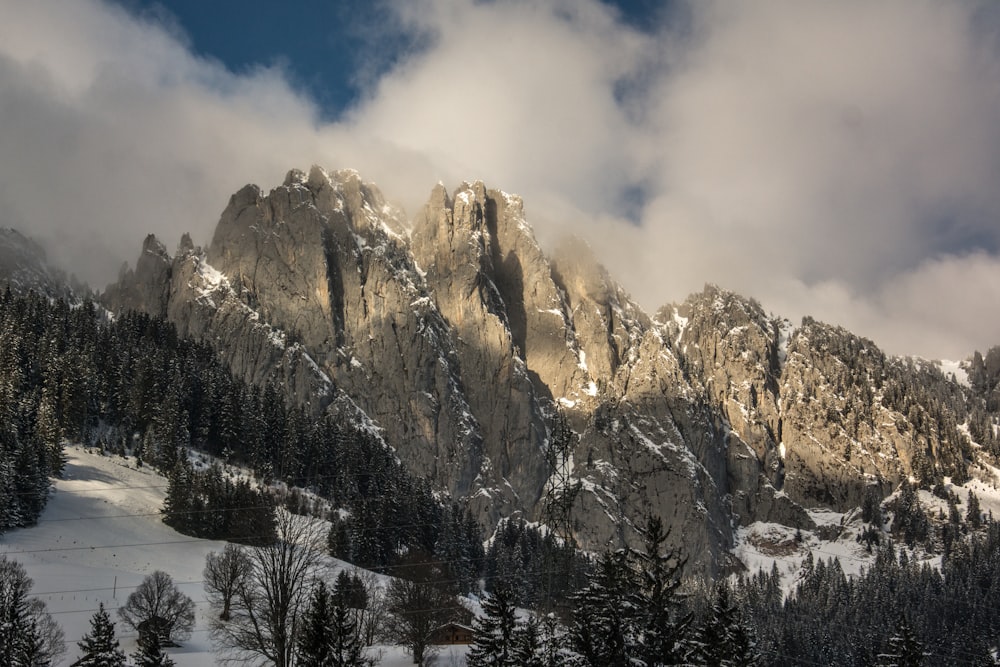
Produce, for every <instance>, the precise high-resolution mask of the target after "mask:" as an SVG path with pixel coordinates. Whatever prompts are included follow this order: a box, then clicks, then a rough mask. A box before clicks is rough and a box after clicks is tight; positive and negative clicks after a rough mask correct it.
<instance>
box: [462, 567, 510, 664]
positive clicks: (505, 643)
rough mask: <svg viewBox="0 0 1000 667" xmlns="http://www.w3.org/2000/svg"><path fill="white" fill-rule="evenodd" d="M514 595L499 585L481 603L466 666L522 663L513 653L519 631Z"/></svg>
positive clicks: (507, 587) (507, 588)
mask: <svg viewBox="0 0 1000 667" xmlns="http://www.w3.org/2000/svg"><path fill="white" fill-rule="evenodd" d="M518 625H519V624H518V622H517V615H516V608H515V597H514V593H513V591H512V590H511V588H510V587H509V586H506V585H503V584H501V585H498V586H496V587H495V588H494V590H493V593H492V595H490V596H489V597H487V598H486V599H485V600H484V601H483V615H482V616H480V617H479V618H477V619H476V620H475V622H474V623H473V637H474V641H473V643H472V647H471V648H470V649H469V654H468V657H467V658H466V662H467V664H468V665H469V667H515V666H516V665H521V664H523V663H522V662H521V661H520V660H519V659H518V656H517V654H516V650H515V641H516V635H517V632H518V629H519V628H518Z"/></svg>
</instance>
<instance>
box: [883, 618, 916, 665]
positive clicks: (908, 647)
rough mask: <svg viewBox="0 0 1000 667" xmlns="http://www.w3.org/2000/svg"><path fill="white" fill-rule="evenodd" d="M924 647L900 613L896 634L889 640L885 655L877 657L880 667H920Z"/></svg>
mask: <svg viewBox="0 0 1000 667" xmlns="http://www.w3.org/2000/svg"><path fill="white" fill-rule="evenodd" d="M926 656H927V654H926V653H925V652H924V645H923V644H922V643H921V642H920V640H919V639H918V638H917V635H916V633H915V632H914V631H913V628H912V627H911V626H910V622H909V621H907V620H906V616H905V615H903V614H902V613H901V614H900V615H899V620H898V621H897V622H896V632H895V634H893V635H892V637H890V638H889V646H888V649H887V650H886V651H885V653H880V654H879V656H878V660H879V662H878V664H879V666H880V667H920V665H923V664H924V658H925V657H926Z"/></svg>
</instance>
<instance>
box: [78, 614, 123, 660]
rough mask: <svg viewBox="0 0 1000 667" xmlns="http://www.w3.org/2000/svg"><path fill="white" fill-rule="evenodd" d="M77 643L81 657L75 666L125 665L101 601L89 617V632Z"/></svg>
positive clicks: (113, 629) (113, 630)
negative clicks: (81, 652)
mask: <svg viewBox="0 0 1000 667" xmlns="http://www.w3.org/2000/svg"><path fill="white" fill-rule="evenodd" d="M77 645H78V646H79V647H80V650H81V651H83V657H81V658H80V659H79V660H78V661H77V662H76V663H74V664H75V665H76V667H125V653H124V652H123V651H122V650H121V648H119V645H118V639H117V638H116V637H115V624H114V623H113V622H112V621H111V617H110V616H108V612H106V611H105V610H104V603H103V602H102V603H101V605H100V608H99V609H98V610H97V612H95V613H94V615H93V617H91V619H90V632H89V633H88V634H86V635H84V637H83V639H81V640H80V642H79V643H78V644H77Z"/></svg>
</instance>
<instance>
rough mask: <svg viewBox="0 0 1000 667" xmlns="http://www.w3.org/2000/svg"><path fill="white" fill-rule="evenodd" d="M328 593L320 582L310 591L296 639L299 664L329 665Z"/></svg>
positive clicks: (307, 666) (316, 666)
mask: <svg viewBox="0 0 1000 667" xmlns="http://www.w3.org/2000/svg"><path fill="white" fill-rule="evenodd" d="M330 635H331V628H330V592H329V591H328V590H327V587H326V584H325V583H324V582H322V581H320V582H319V583H318V584H316V586H315V587H314V588H313V590H312V595H311V596H310V597H309V606H308V607H307V608H306V613H305V614H304V615H303V617H302V629H301V630H300V632H299V637H298V655H299V664H300V665H303V666H304V667H321V666H323V665H328V664H331V663H330V653H331V650H330V648H331V647H330Z"/></svg>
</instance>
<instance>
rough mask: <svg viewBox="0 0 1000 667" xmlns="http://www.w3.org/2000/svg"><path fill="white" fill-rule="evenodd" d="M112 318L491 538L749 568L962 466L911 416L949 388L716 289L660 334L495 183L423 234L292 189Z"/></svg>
mask: <svg viewBox="0 0 1000 667" xmlns="http://www.w3.org/2000/svg"><path fill="white" fill-rule="evenodd" d="M104 301H105V303H106V304H107V305H108V307H110V308H112V309H124V308H137V309H140V310H144V311H147V312H151V313H155V314H157V315H161V316H164V317H167V318H168V319H170V320H171V321H172V322H174V323H175V324H176V325H177V326H178V328H179V330H180V332H181V333H182V334H183V335H190V336H193V337H196V338H199V339H202V340H205V341H207V342H210V343H211V344H213V345H215V346H216V348H217V349H218V351H219V354H220V355H221V356H222V358H223V359H224V360H225V361H226V362H227V363H229V365H230V366H231V367H232V368H233V369H234V371H235V372H237V373H238V374H240V375H241V376H243V377H244V378H245V379H246V380H248V381H251V382H256V383H263V382H267V381H273V382H278V383H280V384H281V386H283V387H284V388H285V390H286V394H287V396H288V399H289V400H291V401H297V402H299V403H301V404H304V405H309V406H311V408H312V409H313V410H314V411H315V412H317V413H319V412H322V411H332V412H335V413H338V414H340V415H342V416H343V418H345V419H351V420H355V421H357V422H360V423H364V424H365V425H367V426H368V427H370V428H373V429H377V431H378V433H379V434H380V435H381V437H382V438H383V439H384V441H385V443H386V444H387V446H391V447H393V448H394V449H395V451H396V452H397V454H398V456H399V457H400V459H401V460H402V461H403V462H404V463H406V464H407V465H408V466H409V467H410V469H411V470H413V472H415V473H416V474H418V475H424V476H427V477H429V478H430V479H431V480H432V481H433V483H434V484H435V485H436V486H437V487H438V488H440V489H441V490H442V491H445V492H447V493H449V494H450V495H452V496H453V497H456V498H458V497H461V498H466V499H467V500H468V501H469V502H470V503H471V505H472V506H473V507H474V508H475V510H476V511H477V512H478V513H479V516H480V517H481V518H482V519H483V520H484V521H486V522H487V523H492V522H494V521H495V520H497V519H498V518H499V517H501V516H506V515H510V514H512V513H521V514H522V515H523V516H526V517H527V518H529V519H534V520H542V521H550V522H551V521H554V520H559V521H562V522H563V526H564V529H568V530H571V531H572V532H573V533H574V535H575V537H576V538H577V539H578V540H579V541H580V543H581V544H582V545H583V546H585V547H588V548H592V549H601V548H604V547H606V546H615V545H620V544H621V543H623V542H634V541H636V538H637V532H636V526H638V525H641V524H642V522H644V520H645V517H646V516H647V515H648V514H658V515H660V516H661V517H663V519H664V520H665V522H666V524H667V526H668V527H670V528H671V530H672V533H671V539H672V540H673V542H674V543H675V544H678V545H680V544H683V548H684V549H685V551H686V552H687V553H689V554H690V555H691V560H690V565H689V567H690V569H691V572H692V573H696V572H702V573H709V572H713V573H714V572H718V571H720V570H721V569H724V568H727V567H729V566H730V565H731V563H730V562H729V559H730V557H729V556H728V551H727V550H728V548H729V547H730V546H731V544H732V539H733V530H734V528H735V526H736V525H738V524H740V523H744V524H745V523H749V522H751V521H754V520H767V521H778V522H782V523H785V524H788V525H797V526H807V525H809V524H810V523H811V521H810V519H809V516H808V515H807V513H806V512H805V511H804V509H803V507H804V506H805V507H808V506H813V505H825V506H832V507H837V508H845V507H846V506H848V505H850V504H852V503H856V502H857V501H858V499H859V498H860V494H861V492H862V491H863V489H864V487H865V485H867V484H871V483H877V484H882V485H883V488H884V489H885V490H888V487H889V486H890V485H891V484H892V483H893V482H895V481H896V480H898V479H899V477H900V476H901V475H903V474H910V473H912V472H913V471H914V470H917V469H920V470H924V469H925V468H927V467H928V466H930V469H931V470H932V472H933V471H934V470H939V469H940V470H944V469H945V468H947V467H949V466H951V467H952V468H957V467H958V466H959V464H960V463H961V461H960V458H961V456H960V455H958V456H957V455H956V454H955V451H956V447H955V446H954V443H953V442H951V441H952V440H955V439H957V438H958V437H959V436H958V434H957V432H954V430H952V431H949V432H948V433H944V432H943V430H942V431H941V432H938V431H934V432H932V431H931V430H928V429H927V428H925V426H926V424H929V423H931V421H932V420H931V419H930V417H929V416H928V418H927V419H925V420H924V422H920V416H919V414H920V410H921V409H923V408H922V407H919V406H922V405H923V403H920V401H919V400H917V401H916V404H917V405H918V407H917V408H912V407H911V406H910V405H904V402H905V401H903V399H901V398H900V392H901V391H902V390H901V387H907V386H909V385H908V384H907V383H908V382H917V381H920V382H924V383H925V384H926V382H930V380H927V378H929V377H931V376H930V375H926V374H927V373H930V371H927V370H926V369H917V368H912V367H908V366H907V365H906V363H904V362H902V361H899V360H892V359H888V358H886V357H885V356H884V355H882V354H881V353H880V352H879V351H878V350H877V349H876V348H875V347H874V346H873V345H871V344H870V343H868V342H867V341H863V340H861V339H856V338H854V337H851V336H850V335H849V334H848V333H847V332H844V331H842V330H837V329H835V328H832V327H826V326H825V325H821V324H819V323H815V322H812V321H811V320H809V321H806V322H803V324H802V326H800V327H793V326H792V325H791V324H790V323H789V322H787V321H784V320H780V319H777V318H774V317H772V316H769V315H767V314H765V312H764V311H763V309H762V308H761V306H760V305H759V304H757V303H756V302H754V301H752V300H749V299H745V298H742V297H739V296H737V295H735V294H732V293H729V292H726V291H724V290H720V289H718V288H714V287H709V288H706V290H705V291H704V292H703V293H701V294H697V295H693V296H692V297H690V298H689V299H688V300H687V301H686V302H685V303H683V304H680V305H676V306H668V307H665V308H663V309H661V310H660V311H659V312H658V313H656V315H655V316H653V317H651V316H649V315H647V314H646V313H644V312H643V311H642V309H641V308H639V307H638V306H637V305H636V304H635V303H634V302H632V301H631V299H630V298H629V296H628V295H627V294H626V293H625V292H624V290H622V288H621V287H620V286H619V285H618V284H617V283H616V282H615V281H614V280H613V278H612V277H611V276H609V275H608V274H607V272H606V271H605V270H604V269H603V267H601V266H600V265H599V263H598V262H597V261H596V260H595V259H594V257H593V254H592V253H591V252H590V250H589V249H588V248H587V247H586V246H585V245H583V244H582V243H580V242H578V241H568V242H567V243H566V244H564V245H563V246H562V247H560V248H558V249H557V250H556V252H554V253H553V254H552V255H551V256H549V255H546V254H545V253H544V252H543V251H542V249H541V248H540V247H539V245H538V243H537V242H536V241H535V237H534V234H533V232H532V230H531V228H530V226H529V225H528V224H527V222H526V218H525V212H524V206H523V203H522V201H521V200H520V198H518V197H516V196H514V195H510V194H507V193H505V192H502V191H500V190H491V189H488V188H487V187H486V186H485V185H484V184H482V183H479V182H477V183H473V184H468V183H463V184H461V185H460V186H459V187H458V188H457V189H455V190H454V191H453V192H451V193H449V192H448V191H447V190H446V189H445V188H444V186H441V185H439V186H437V187H435V188H434V189H433V191H432V192H431V195H430V197H429V199H428V202H427V204H426V205H425V206H424V207H423V208H422V210H421V211H419V212H418V213H417V215H416V216H415V218H414V219H413V220H412V221H406V220H405V219H404V217H403V215H402V213H401V212H400V211H399V210H397V209H395V208H393V207H392V206H390V205H389V204H387V203H386V200H385V199H384V198H383V196H382V195H381V193H380V192H379V191H378V190H377V188H375V187H374V186H373V185H370V184H366V183H364V182H362V180H361V179H360V177H359V176H358V175H357V174H356V173H354V172H352V171H340V172H326V171H324V170H322V169H320V168H318V167H314V168H313V169H312V170H311V171H310V172H309V173H308V174H306V173H303V172H300V171H292V172H290V173H289V175H288V176H287V178H286V179H285V181H284V183H283V184H282V185H280V186H278V187H276V188H274V189H273V190H271V191H270V192H269V193H266V194H265V193H264V192H263V191H261V190H260V189H259V188H257V187H256V186H247V187H245V188H243V189H242V190H240V191H239V192H238V193H236V194H235V195H233V196H232V197H231V199H230V201H229V204H228V206H227V207H226V209H225V211H224V212H223V214H222V216H221V219H220V221H219V224H218V227H217V229H216V231H215V235H214V237H213V239H212V242H211V244H210V245H209V247H208V248H206V249H201V248H196V247H194V245H193V244H192V243H191V242H190V239H187V238H185V239H184V241H182V243H181V247H180V248H179V249H178V251H177V253H176V254H175V255H174V256H173V257H170V256H169V255H168V253H167V251H166V249H164V248H163V246H162V245H161V244H160V243H159V242H158V241H156V239H155V238H153V237H150V238H147V239H146V242H145V243H144V244H143V249H142V253H141V255H140V259H139V261H138V262H137V265H136V268H135V270H134V271H131V272H128V273H125V274H123V276H122V280H121V281H120V282H119V283H118V284H117V285H113V286H111V287H109V289H108V290H107V291H106V292H105V295H104ZM983 366H984V368H985V367H986V366H987V365H986V364H985V363H984V364H983ZM983 372H984V373H986V371H985V370H984V371H983ZM920 373H924V374H925V375H926V377H924V376H921V377H922V378H923V379H914V378H917V376H918V375H919V374H920ZM925 380H926V382H925ZM940 381H941V382H946V381H945V380H944V378H943V377H941V378H940ZM933 382H938V379H933ZM933 382H932V384H933ZM935 386H937V385H935ZM942 386H944V385H942ZM949 386H950V385H949ZM904 393H905V392H904ZM956 400H957V399H956ZM904 412H906V413H907V414H903V413H904ZM910 412H912V413H913V414H909V413H910ZM917 422H920V423H917ZM557 423H565V424H566V425H568V427H569V429H570V431H569V433H570V435H569V437H568V440H567V441H566V442H565V443H564V444H566V445H567V447H566V448H565V449H564V450H563V451H562V452H561V455H560V456H559V457H558V458H554V457H553V456H552V453H551V448H552V446H553V443H554V442H558V441H560V437H561V436H559V435H557V433H556V432H555V426H556V424H557ZM956 456H957V458H956ZM925 472H926V471H925ZM555 497H560V498H564V499H566V500H567V503H566V506H565V507H564V512H563V513H562V514H561V515H560V516H559V517H555V516H554V515H553V514H552V512H551V508H552V506H553V504H552V502H551V500H552V499H553V498H555Z"/></svg>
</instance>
